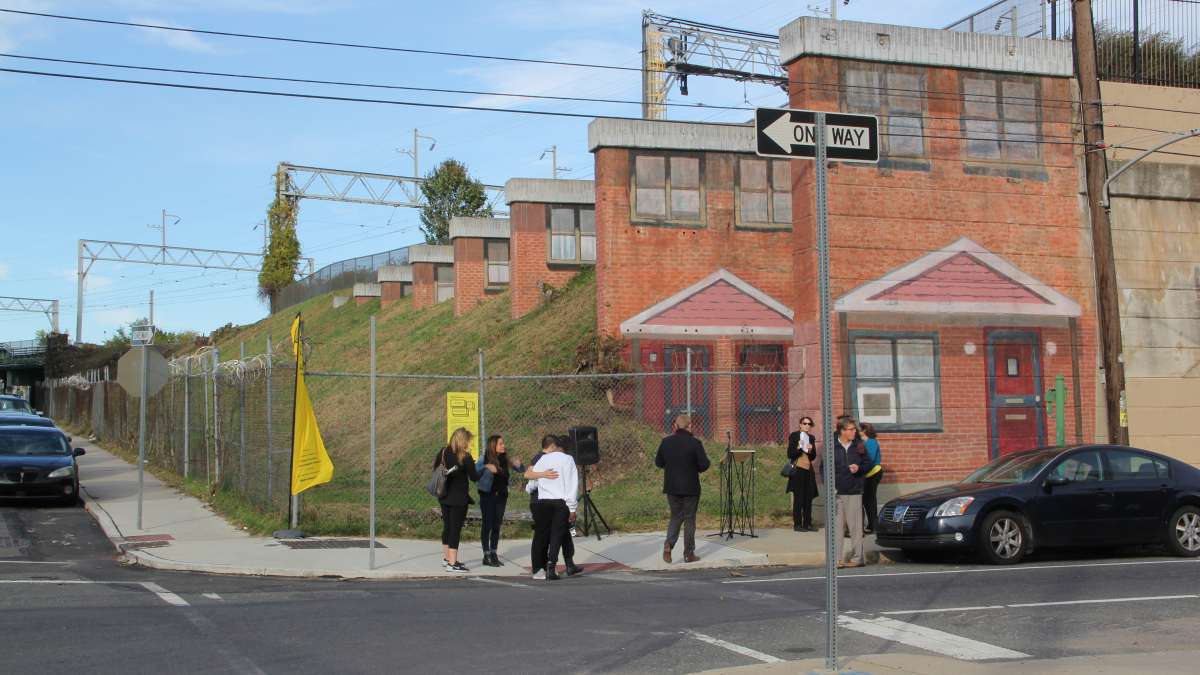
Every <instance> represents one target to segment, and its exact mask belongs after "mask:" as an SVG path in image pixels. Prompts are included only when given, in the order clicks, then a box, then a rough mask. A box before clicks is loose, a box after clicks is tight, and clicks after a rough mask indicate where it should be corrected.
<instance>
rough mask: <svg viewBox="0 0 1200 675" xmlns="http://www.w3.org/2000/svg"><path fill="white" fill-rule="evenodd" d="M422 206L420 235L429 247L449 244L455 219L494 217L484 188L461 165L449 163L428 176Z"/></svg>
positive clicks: (455, 162)
mask: <svg viewBox="0 0 1200 675" xmlns="http://www.w3.org/2000/svg"><path fill="white" fill-rule="evenodd" d="M421 194H422V195H424V196H425V200H424V203H423V204H422V205H421V232H422V233H423V234H424V235H425V243H427V244H449V243H450V219H451V218H453V217H454V216H491V215H492V207H491V205H489V204H488V203H487V195H486V194H485V193H484V191H483V184H482V183H480V182H479V181H477V180H475V179H474V178H471V176H470V174H468V173H467V167H466V165H465V164H463V163H462V162H459V161H457V160H453V159H448V160H446V161H444V162H442V163H441V164H440V165H439V166H438V168H436V169H434V170H433V171H431V172H430V173H429V175H427V176H425V180H424V181H423V182H422V183H421Z"/></svg>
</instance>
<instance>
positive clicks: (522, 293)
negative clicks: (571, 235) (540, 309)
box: [509, 202, 580, 319]
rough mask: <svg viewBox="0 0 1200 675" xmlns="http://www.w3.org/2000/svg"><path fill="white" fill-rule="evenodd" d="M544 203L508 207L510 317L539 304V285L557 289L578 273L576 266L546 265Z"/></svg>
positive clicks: (531, 309) (546, 238)
mask: <svg viewBox="0 0 1200 675" xmlns="http://www.w3.org/2000/svg"><path fill="white" fill-rule="evenodd" d="M546 218H547V213H546V205H545V204H534V203H529V202H518V203H514V204H511V205H509V223H510V227H511V237H512V238H511V239H510V240H509V256H510V257H511V261H510V263H509V265H510V267H509V288H510V289H511V293H512V318H514V319H518V318H520V317H522V316H525V315H526V314H528V313H529V312H531V311H533V309H534V308H535V307H537V306H538V305H539V304H540V303H541V301H542V291H541V288H540V285H541V284H542V283H546V284H549V285H551V286H556V287H561V286H563V285H565V284H566V283H567V282H568V281H570V280H571V277H573V276H575V274H576V273H578V271H579V269H580V268H578V267H570V266H557V265H556V266H553V267H552V266H550V264H549V263H548V260H549V257H550V252H549V246H550V244H549V239H548V235H547V223H546Z"/></svg>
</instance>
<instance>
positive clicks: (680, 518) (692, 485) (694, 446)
mask: <svg viewBox="0 0 1200 675" xmlns="http://www.w3.org/2000/svg"><path fill="white" fill-rule="evenodd" d="M691 426H692V419H691V417H689V416H688V415H680V416H678V417H676V418H675V422H674V425H673V428H674V433H672V434H671V435H670V436H667V437H666V438H664V439H663V440H662V442H661V443H659V444H658V455H656V456H655V458H654V464H655V466H657V467H658V468H660V469H663V494H665V495H666V496H667V504H669V505H670V507H671V522H670V524H669V525H668V526H667V541H666V543H665V544H663V562H671V551H672V549H674V548H675V542H676V541H678V540H679V527H680V525H682V526H683V561H684V562H696V561H697V560H699V559H700V557H699V556H697V555H696V507H697V506H698V505H699V504H700V474H702V473H704V472H705V471H707V470H708V466H709V464H708V456H707V455H705V454H704V445H703V444H702V443H701V442H700V441H698V440H696V438H695V437H694V436H692V432H691Z"/></svg>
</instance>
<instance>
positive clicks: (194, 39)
mask: <svg viewBox="0 0 1200 675" xmlns="http://www.w3.org/2000/svg"><path fill="white" fill-rule="evenodd" d="M131 20H132V21H133V22H134V23H144V24H149V25H151V26H164V27H169V28H178V27H179V26H177V25H176V24H173V23H170V22H167V21H162V20H160V19H150V18H145V17H137V18H134V19H131ZM140 30H141V31H142V35H143V36H144V37H145V38H146V40H147V41H148V42H152V43H155V44H160V45H163V46H165V47H170V48H171V49H178V50H179V51H184V52H194V53H199V54H219V53H220V52H221V49H220V48H219V47H217V45H215V44H213V43H211V42H209V41H207V40H204V39H203V38H201V37H199V36H198V35H196V34H195V33H184V32H182V31H177V30H159V29H157V28H142V29H140Z"/></svg>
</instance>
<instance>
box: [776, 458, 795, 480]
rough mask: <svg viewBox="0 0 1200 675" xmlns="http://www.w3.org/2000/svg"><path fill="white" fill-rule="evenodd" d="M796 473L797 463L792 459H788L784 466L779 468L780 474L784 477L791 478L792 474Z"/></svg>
mask: <svg viewBox="0 0 1200 675" xmlns="http://www.w3.org/2000/svg"><path fill="white" fill-rule="evenodd" d="M794 473H796V465H795V464H793V463H792V461H791V460H788V462H787V463H786V464H784V465H783V468H782V469H780V470H779V475H780V476H783V477H784V478H791V477H792V474H794Z"/></svg>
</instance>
